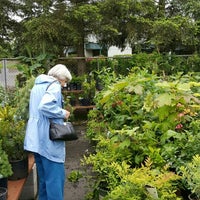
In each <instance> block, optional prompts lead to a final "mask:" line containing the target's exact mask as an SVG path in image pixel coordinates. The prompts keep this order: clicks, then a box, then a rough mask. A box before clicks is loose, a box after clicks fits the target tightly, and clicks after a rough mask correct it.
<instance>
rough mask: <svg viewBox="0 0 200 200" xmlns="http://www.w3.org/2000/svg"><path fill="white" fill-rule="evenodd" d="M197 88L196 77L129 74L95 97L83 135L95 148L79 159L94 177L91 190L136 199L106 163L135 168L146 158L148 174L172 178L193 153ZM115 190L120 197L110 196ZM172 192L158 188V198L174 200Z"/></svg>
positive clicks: (199, 109) (199, 110)
mask: <svg viewBox="0 0 200 200" xmlns="http://www.w3.org/2000/svg"><path fill="white" fill-rule="evenodd" d="M199 86H200V84H199V75H198V73H196V74H194V73H192V74H187V75H183V74H181V73H179V74H177V75H173V76H168V77H166V76H163V77H162V76H157V75H153V74H149V73H148V72H147V71H135V72H132V73H130V74H129V75H128V76H126V77H124V78H121V79H118V80H117V81H113V83H112V84H110V85H109V86H108V87H107V88H106V89H104V90H102V91H101V92H99V93H98V94H97V96H96V108H97V110H92V111H90V112H89V115H88V119H89V122H88V128H87V133H86V135H87V137H88V138H90V140H92V141H93V142H95V143H96V146H95V153H94V154H92V155H90V156H89V157H87V158H85V162H86V164H89V165H92V169H93V171H94V172H95V173H97V177H98V178H97V185H98V183H100V182H101V181H104V182H106V183H107V188H108V189H109V190H110V193H109V194H113V195H114V196H115V195H117V194H124V193H126V192H127V199H129V196H128V195H130V196H132V195H133V196H134V194H135V196H136V197H135V199H137V198H139V195H137V192H134V191H135V188H134V186H132V185H129V184H127V185H126V184H125V186H124V182H123V181H122V178H121V177H120V176H119V174H117V171H116V166H115V167H113V165H112V163H116V164H117V165H119V166H121V165H122V163H123V162H125V163H129V165H130V168H131V169H134V168H139V169H140V167H141V164H142V163H143V162H144V161H145V160H146V158H150V160H152V164H151V167H152V169H153V170H161V169H162V168H163V167H164V166H166V165H167V166H168V167H169V170H170V171H175V172H176V173H178V172H179V171H180V167H181V166H182V165H183V164H184V163H185V162H189V161H190V160H191V159H192V157H193V155H195V154H198V152H199V151H200V149H199V145H196V144H198V143H199V142H200V136H199V128H200V123H199V113H200V106H199V102H200V99H199V97H200V90H199ZM133 185H135V184H133ZM118 186H119V187H118ZM124 187H125V188H124ZM176 187H177V186H176ZM95 188H97V186H95ZM116 188H118V189H119V190H122V191H123V189H124V191H123V192H124V193H123V192H122V193H120V192H119V191H118V190H116V191H118V192H116V193H112V191H115V189H116ZM172 191H174V190H173V189H172V190H171V193H170V192H169V191H165V189H164V186H163V194H162V195H163V196H162V195H161V196H160V199H167V198H168V199H170V198H171V199H178V197H176V195H175V193H174V192H172ZM165 192H166V194H165ZM168 193H169V194H172V196H170V195H169V194H168ZM114 196H112V198H111V199H115V197H114ZM116 199H120V197H119V198H118V197H116ZM140 199H145V197H144V196H141V197H140ZM147 199H148V198H147ZM149 199H151V198H150V197H149Z"/></svg>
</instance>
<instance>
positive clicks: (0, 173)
mask: <svg viewBox="0 0 200 200" xmlns="http://www.w3.org/2000/svg"><path fill="white" fill-rule="evenodd" d="M11 175H12V169H11V165H10V163H9V160H8V155H7V154H6V152H5V151H4V150H3V149H2V140H0V179H1V178H6V177H8V176H11Z"/></svg>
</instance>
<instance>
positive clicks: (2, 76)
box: [0, 58, 19, 88]
mask: <svg viewBox="0 0 200 200" xmlns="http://www.w3.org/2000/svg"><path fill="white" fill-rule="evenodd" d="M18 63H19V60H17V59H12V58H9V59H2V60H1V64H0V85H1V86H3V87H5V88H12V87H15V80H16V76H17V74H19V71H18V70H17V67H16V66H17V64H18Z"/></svg>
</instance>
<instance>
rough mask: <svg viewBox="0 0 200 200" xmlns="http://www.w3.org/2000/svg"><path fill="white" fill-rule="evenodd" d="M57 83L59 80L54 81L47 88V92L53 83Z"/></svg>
mask: <svg viewBox="0 0 200 200" xmlns="http://www.w3.org/2000/svg"><path fill="white" fill-rule="evenodd" d="M55 82H57V80H55V81H52V82H51V83H50V84H49V85H48V86H47V88H46V91H47V90H48V88H49V87H50V86H51V85H52V84H53V83H55Z"/></svg>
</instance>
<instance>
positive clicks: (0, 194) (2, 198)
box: [0, 187, 8, 200]
mask: <svg viewBox="0 0 200 200" xmlns="http://www.w3.org/2000/svg"><path fill="white" fill-rule="evenodd" d="M7 193H8V190H7V188H4V187H0V200H6V199H7Z"/></svg>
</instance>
